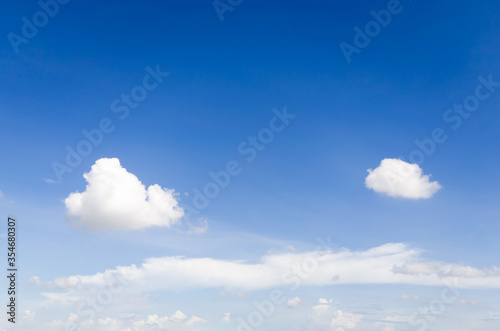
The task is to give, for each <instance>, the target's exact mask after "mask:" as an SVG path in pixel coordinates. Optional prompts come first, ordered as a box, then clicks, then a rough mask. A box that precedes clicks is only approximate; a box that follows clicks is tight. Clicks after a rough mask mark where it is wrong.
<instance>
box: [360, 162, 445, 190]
mask: <svg viewBox="0 0 500 331" xmlns="http://www.w3.org/2000/svg"><path fill="white" fill-rule="evenodd" d="M429 178H430V177H429V175H424V174H423V170H422V169H421V168H420V167H419V166H418V164H410V163H407V162H405V161H402V160H399V159H383V160H382V162H380V165H379V166H378V167H377V168H375V169H374V170H372V169H368V176H367V177H366V179H365V185H366V187H367V188H369V189H371V190H374V191H375V192H378V193H382V194H385V195H388V196H390V197H398V198H406V199H428V198H430V197H432V196H433V195H434V194H435V193H436V192H437V191H438V190H439V189H440V188H441V185H439V183H438V182H431V181H430V180H429Z"/></svg>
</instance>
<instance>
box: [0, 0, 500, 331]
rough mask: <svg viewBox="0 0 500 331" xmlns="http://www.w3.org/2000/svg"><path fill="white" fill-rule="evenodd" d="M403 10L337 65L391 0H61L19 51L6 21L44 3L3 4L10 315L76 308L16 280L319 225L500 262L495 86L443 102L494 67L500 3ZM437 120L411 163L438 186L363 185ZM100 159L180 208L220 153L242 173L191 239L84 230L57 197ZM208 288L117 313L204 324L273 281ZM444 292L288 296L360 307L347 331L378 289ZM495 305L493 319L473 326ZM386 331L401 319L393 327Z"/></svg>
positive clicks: (255, 252)
mask: <svg viewBox="0 0 500 331" xmlns="http://www.w3.org/2000/svg"><path fill="white" fill-rule="evenodd" d="M401 5H402V6H403V11H402V12H401V13H400V14H398V15H394V16H393V17H392V21H391V23H390V24H389V25H388V26H387V27H385V28H382V30H381V32H380V34H379V35H377V36H376V37H374V38H373V40H372V41H371V43H370V44H369V45H368V46H367V47H366V48H365V49H363V50H362V51H361V53H360V54H354V55H353V56H352V62H351V63H349V64H348V63H347V62H346V60H345V58H344V56H343V54H342V52H341V50H340V48H339V44H340V43H341V42H348V43H351V44H352V43H353V37H354V34H355V32H354V30H353V28H354V27H355V26H359V27H364V25H365V24H366V23H367V22H369V21H370V20H372V17H371V16H370V11H371V10H377V11H378V10H381V9H385V8H387V1H357V2H352V1H345V0H339V1H335V2H328V3H327V2H325V1H314V0H313V1H308V2H286V3H285V2H283V3H273V2H269V1H243V2H242V3H241V4H240V5H238V6H236V7H235V8H234V10H233V11H232V12H226V13H225V14H224V21H220V20H219V17H218V16H217V13H216V11H215V9H214V6H213V4H212V3H211V1H195V2H187V1H142V2H137V1H106V2H104V3H102V2H100V3H97V2H96V3H88V2H80V1H75V0H73V1H71V2H69V3H68V4H65V5H61V7H60V10H59V13H58V14H57V15H56V16H55V17H54V18H51V19H50V21H49V23H48V24H47V25H46V26H44V27H42V28H40V31H39V32H38V34H37V35H36V36H35V37H34V38H32V39H31V40H30V41H29V42H28V43H27V44H23V45H20V46H19V52H18V53H17V54H16V52H14V50H13V48H12V46H11V44H10V42H9V40H8V38H7V34H8V33H9V32H14V33H16V34H20V33H21V27H22V24H23V22H22V20H21V18H22V17H23V16H26V17H31V16H32V15H33V14H34V13H35V12H37V11H39V10H40V7H39V6H38V5H37V4H36V3H35V2H31V3H28V2H26V1H21V2H14V3H10V4H9V6H8V7H6V8H4V10H3V11H2V12H1V13H0V20H1V22H2V31H3V35H4V36H5V37H4V38H2V39H1V53H0V70H1V73H2V79H1V80H0V140H1V141H2V142H3V143H2V151H1V155H2V160H3V162H0V176H1V179H0V191H1V192H2V194H3V196H2V198H1V199H0V208H1V210H2V214H3V215H4V216H6V215H15V216H16V217H17V218H18V219H19V224H20V225H19V236H20V239H19V250H20V262H19V263H20V265H21V266H22V269H21V270H22V271H21V273H20V282H21V284H22V285H21V286H22V287H21V294H20V296H21V298H24V299H25V301H24V303H23V301H21V309H22V310H23V311H24V310H25V309H27V310H30V311H35V313H36V315H35V318H39V319H40V321H38V322H37V323H48V322H50V321H51V320H66V319H67V318H68V314H69V313H70V312H71V309H69V311H68V312H66V310H64V314H63V313H62V312H61V313H60V314H59V313H58V311H57V309H55V308H54V307H52V308H50V309H49V308H46V309H47V313H44V312H43V311H42V308H40V307H41V306H43V305H41V304H40V302H41V301H43V300H44V299H43V297H42V296H41V294H40V292H43V291H45V290H43V289H40V288H38V287H36V286H33V285H31V286H28V285H27V282H28V279H30V278H31V277H32V276H38V277H40V279H42V280H49V281H50V280H53V279H55V278H58V277H65V276H70V275H76V274H80V275H90V274H96V273H98V272H103V271H104V270H106V269H113V268H115V267H116V266H117V265H131V264H136V265H140V264H141V263H142V262H143V261H144V260H145V259H147V258H150V257H163V256H178V255H182V256H186V257H188V258H195V257H210V258H213V259H223V260H226V259H227V260H245V261H250V262H255V261H259V259H260V258H261V257H262V256H263V255H265V254H266V252H268V250H270V249H277V250H283V249H284V247H286V246H288V245H293V247H294V248H295V249H296V250H297V251H300V252H304V251H310V250H313V249H314V247H315V246H316V238H317V237H326V236H328V235H329V236H331V238H332V241H333V242H335V243H337V244H338V246H339V247H345V248H346V249H349V250H351V251H363V250H367V249H370V248H372V247H377V246H381V245H384V244H386V243H405V244H407V245H409V247H415V248H419V249H422V250H424V251H425V253H423V256H425V258H426V259H428V260H432V261H444V262H446V263H453V264H460V265H466V266H473V267H475V268H478V269H482V268H490V267H492V266H498V265H499V264H500V263H499V259H498V252H499V251H500V241H499V240H498V234H499V231H500V227H499V224H500V223H499V222H498V219H499V216H500V211H499V209H498V201H499V198H500V194H499V191H498V187H499V184H500V175H499V172H498V167H499V163H500V157H499V156H498V153H497V151H498V148H499V146H500V145H499V142H500V139H499V138H500V137H499V132H500V130H499V129H500V115H499V113H498V105H499V103H500V90H498V91H497V92H494V93H492V95H491V97H489V98H488V99H487V100H485V101H482V102H481V104H480V107H479V109H478V110H477V111H475V112H474V113H472V114H471V116H470V117H469V118H467V119H466V120H464V121H463V124H462V126H461V127H460V128H459V129H458V130H452V129H451V126H450V124H449V123H446V122H444V121H443V114H444V113H445V111H446V110H447V109H449V108H450V107H452V106H453V104H455V103H459V102H462V101H463V100H464V98H465V97H467V96H469V95H472V94H473V93H474V90H475V88H476V86H477V85H478V80H477V77H478V76H483V77H488V76H489V75H492V77H493V79H494V80H495V81H500V71H499V69H498V57H499V55H500V35H499V32H498V31H499V28H500V19H499V17H498V13H500V3H499V2H497V1H493V0H484V1H476V2H470V1H465V0H458V1H453V2H450V1H439V0H438V1H432V2H429V1H427V2H425V1H420V0H418V1H417V0H414V1H411V2H410V1H406V0H404V1H402V2H401ZM157 65H159V67H160V68H161V69H162V70H163V71H168V72H169V73H170V75H169V77H167V78H165V79H164V82H163V83H162V84H160V86H158V88H156V89H154V90H153V91H150V92H149V93H148V97H147V98H146V99H145V100H144V101H143V102H141V103H140V105H139V106H138V107H137V108H136V109H134V110H132V111H131V113H130V116H129V117H128V118H126V119H124V120H120V119H119V118H118V114H116V113H113V112H112V111H111V109H110V105H111V103H112V102H113V100H115V99H116V98H119V97H120V95H121V94H122V93H129V92H130V90H131V89H132V88H133V87H134V86H136V85H138V84H140V83H141V82H142V79H143V77H144V75H145V74H146V70H145V68H146V67H147V66H151V67H153V68H154V67H156V66H157ZM285 106H286V108H287V109H288V111H289V112H290V113H292V114H296V115H297V117H296V118H295V119H294V120H293V121H291V123H290V125H289V126H287V127H286V129H285V130H284V131H283V132H281V133H279V134H277V135H276V137H275V139H274V140H273V141H272V142H271V143H270V144H269V145H267V146H266V148H265V149H264V150H263V151H261V152H259V153H258V155H257V157H256V158H255V160H254V161H253V162H250V163H247V162H245V161H244V156H241V155H240V154H238V151H237V146H238V145H239V144H240V143H241V142H242V141H245V140H246V139H247V137H248V136H249V135H255V134H257V132H259V130H260V129H262V128H264V127H266V126H267V125H268V123H269V120H270V119H271V118H272V117H273V116H274V115H273V112H272V109H274V108H277V109H283V107H285ZM102 118H110V119H112V121H113V124H115V126H116V129H115V131H114V132H113V133H111V134H108V135H105V136H104V140H103V142H102V144H100V145H99V146H97V147H95V148H94V150H93V152H92V153H91V154H90V155H89V156H86V157H84V158H83V161H82V163H81V164H80V165H79V166H77V167H76V168H75V169H74V171H73V172H72V173H69V174H65V175H64V178H63V181H62V182H61V183H47V182H46V180H45V179H48V178H49V179H55V177H56V176H55V175H54V173H53V170H52V166H51V164H52V163H53V162H55V161H57V162H63V161H64V158H65V155H66V151H65V147H66V146H71V147H73V148H74V147H75V146H76V144H77V143H78V142H79V141H80V140H82V139H83V138H84V137H83V135H82V133H81V131H82V130H83V129H86V130H90V129H94V128H97V127H98V125H99V121H100V120H101V119H102ZM435 128H442V129H443V130H445V132H446V133H447V134H448V136H449V137H448V140H447V141H446V142H445V143H443V144H440V145H439V146H437V149H436V152H435V153H433V154H432V155H430V156H428V157H427V158H426V159H425V162H424V163H423V164H422V166H421V167H422V169H423V171H424V173H425V174H432V177H431V178H432V180H436V181H438V182H439V183H440V184H441V185H442V189H441V190H439V191H438V192H437V193H436V194H435V195H434V196H433V197H432V198H431V199H424V200H406V199H401V198H391V197H387V196H384V195H381V194H378V193H376V192H373V191H372V190H368V189H367V188H366V187H365V184H364V179H365V177H366V175H367V169H374V168H376V167H377V166H378V165H379V164H380V161H381V160H382V159H385V158H400V157H403V158H405V159H406V160H407V159H408V155H409V154H410V152H412V151H413V150H415V148H416V146H415V143H414V140H415V139H419V140H422V139H425V138H428V137H430V135H431V132H432V131H433V130H434V129H435ZM101 158H118V159H119V160H120V162H121V165H122V166H123V167H124V168H126V169H127V171H129V172H130V173H132V174H134V175H136V176H137V177H138V178H139V180H141V181H142V183H144V184H145V185H146V186H149V185H152V184H159V185H160V186H162V187H167V188H174V189H175V190H176V192H179V193H180V195H179V199H180V205H181V206H185V205H186V204H191V198H192V194H193V188H202V187H203V186H204V185H205V184H206V183H207V182H208V181H209V180H210V177H209V175H208V174H209V172H210V171H219V170H222V169H224V167H225V165H226V163H227V162H228V161H229V160H233V159H235V160H238V161H240V163H241V164H242V166H243V171H242V173H241V174H240V175H238V176H236V177H234V178H232V180H231V183H230V185H229V186H228V187H227V188H225V189H223V190H222V191H221V193H220V195H219V196H217V197H216V198H215V199H213V200H212V201H211V202H210V205H209V206H208V207H207V208H206V209H204V210H202V212H201V215H200V217H202V218H203V219H207V220H208V225H209V228H208V231H207V232H206V233H204V234H202V235H198V236H196V235H195V236H192V235H187V234H185V233H183V231H184V232H185V231H186V226H187V223H188V222H195V223H196V221H197V220H196V219H195V220H187V219H183V220H181V222H180V224H178V225H174V226H172V227H170V228H149V229H146V230H143V231H132V232H130V231H119V232H113V231H104V232H101V233H93V232H88V231H84V230H82V229H80V228H77V227H73V226H72V225H71V224H69V223H68V222H67V220H66V216H65V214H66V208H65V205H64V202H63V200H64V199H65V198H66V197H67V196H68V195H69V194H70V193H71V192H76V191H79V192H82V191H84V190H85V184H86V183H85V181H84V179H83V177H82V175H83V173H84V172H88V171H89V170H90V168H91V166H92V165H93V164H94V163H95V162H96V160H98V159H101ZM185 192H187V193H189V196H187V195H185V194H184V193H185ZM220 291H221V289H201V290H198V291H195V290H186V291H185V292H182V291H180V292H179V291H174V293H170V292H168V291H166V292H165V291H157V292H154V295H153V296H154V298H153V299H151V298H149V300H150V301H149V302H148V304H147V305H140V307H141V308H140V309H139V308H137V311H134V310H133V309H132V310H131V311H129V313H136V314H138V315H141V316H147V315H148V314H149V315H150V314H158V315H171V314H172V313H174V312H175V311H176V310H181V311H182V312H184V313H185V314H186V315H188V316H191V315H196V316H202V318H204V319H206V320H209V321H211V322H210V323H215V322H213V321H218V319H220V318H221V316H222V314H223V313H228V312H231V313H232V314H234V315H241V316H244V315H245V312H247V311H250V310H251V307H252V303H251V302H252V300H253V299H258V298H264V297H266V295H267V293H268V291H266V290H264V291H262V292H260V291H255V292H252V293H251V295H250V296H249V297H247V298H232V297H231V298H229V299H228V298H226V297H224V296H220V295H218V293H219V292H220ZM439 291H440V288H438V287H432V286H431V287H426V286H417V285H407V287H405V286H403V285H392V286H391V285H338V286H337V285H335V286H323V287H314V286H312V287H304V288H302V289H301V292H300V295H299V296H300V297H301V298H302V300H303V301H304V303H307V304H309V306H311V305H313V303H314V302H316V301H317V300H318V298H320V297H325V298H326V297H328V298H333V300H334V301H336V300H338V301H339V303H338V307H340V308H339V309H342V310H343V311H354V312H356V311H364V313H363V316H364V318H363V321H362V322H361V324H360V325H358V326H357V328H356V330H365V329H366V330H375V329H376V327H378V325H377V326H374V324H370V318H369V313H368V312H367V309H368V308H366V309H365V308H363V307H365V306H370V305H372V304H374V303H377V304H379V303H382V305H385V306H384V308H383V309H386V311H388V313H387V314H388V315H390V314H395V313H394V311H395V310H397V309H399V308H402V306H401V304H398V303H397V302H398V300H400V297H401V296H402V295H404V294H414V295H418V296H419V297H421V298H423V297H426V296H427V297H430V298H433V297H435V296H438V295H439ZM492 291H495V292H496V294H495V295H496V297H498V289H494V290H493V289H489V290H478V291H476V290H474V291H473V292H471V293H470V294H469V297H470V299H471V300H472V299H473V300H474V301H476V302H478V304H477V305H475V306H476V307H472V306H474V305H472V306H471V307H469V308H468V310H467V309H466V310H464V311H463V312H461V311H460V309H463V308H456V309H452V311H453V313H455V314H459V312H460V314H459V315H460V316H465V317H463V318H464V319H466V323H470V324H467V325H470V326H469V327H468V328H467V327H466V328H465V329H463V330H476V329H477V330H479V329H481V330H496V329H498V328H499V327H500V324H499V323H500V320H498V314H499V313H500V306H499V305H498V301H497V302H496V303H494V301H495V300H494V295H493V294H492ZM469 297H467V298H469ZM429 301H430V300H429ZM212 302H213V303H212ZM424 304H425V303H424ZM478 305H483V306H484V307H483V306H481V307H479V308H478V307H477V306H478ZM304 306H307V305H306V304H304V305H303V306H302V308H301V309H304V310H305V309H306V308H307V307H304ZM159 307H161V308H159ZM166 307H167V308H168V309H166ZM352 307H354V308H352ZM360 307H361V308H360ZM418 307H419V306H418V305H416V306H411V305H410V306H409V307H406V308H407V309H406V311H405V312H402V311H399V312H398V314H405V313H407V314H411V313H413V312H414V311H415V309H416V308H418ZM232 308H234V312H232V311H230V310H231V309H232ZM466 308H467V307H466ZM44 309H45V308H44ZM51 309H52V310H51ZM381 309H382V308H381ZM481 309H482V310H481ZM122 312H123V311H122ZM105 313H106V312H105ZM105 313H103V314H104V315H102V316H101V318H104V317H106V316H107V315H105ZM112 313H114V312H113V311H110V312H109V314H108V315H110V316H111V315H112ZM467 313H469V314H468V315H467ZM287 314H290V311H289V310H284V312H283V313H280V314H277V315H273V319H274V321H273V322H272V323H271V322H270V324H269V325H268V326H267V329H269V330H278V329H279V328H280V327H284V326H285V327H286V325H287V323H289V322H290V321H291V317H286V316H287ZM488 314H490V315H488ZM491 314H497V317H496V318H497V320H492V321H488V322H485V321H483V319H486V318H487V316H492V315H491ZM301 316H306V312H305V311H304V312H303V314H302V313H301V314H299V313H298V314H297V315H296V317H295V318H297V319H298V321H297V323H298V324H296V325H302V324H301V323H306V322H305V319H301ZM25 322H26V323H28V322H29V321H25ZM2 323H3V322H2ZM273 323H274V324H273ZM373 323H375V322H373ZM438 323H443V324H442V325H441V326H439V325H440V324H435V325H434V326H433V327H435V328H436V330H437V329H439V330H445V329H446V328H445V327H449V328H450V329H453V324H446V323H452V322H451V321H443V320H441V322H438ZM0 325H2V326H3V325H5V324H0ZM40 325H41V324H40ZM211 325H212V326H211V328H212V329H213V330H219V329H220V330H222V326H218V327H217V326H213V325H215V324H211ZM19 327H20V328H18V329H19V330H22V326H19ZM225 327H228V330H229V329H230V326H225ZM399 327H400V328H399ZM461 327H464V326H463V325H462V326H461ZM304 328H305V326H304ZM49 329H50V328H49ZM233 329H235V327H234V326H233ZM267 329H266V327H264V328H263V330H267ZM16 330H17V329H16ZM317 330H319V329H317ZM396 330H413V329H412V328H410V326H408V324H407V323H406V324H405V323H402V324H401V325H399V324H398V325H396ZM429 330H433V328H432V327H430V328H429ZM454 330H457V329H454Z"/></svg>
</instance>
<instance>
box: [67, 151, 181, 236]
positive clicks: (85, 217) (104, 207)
mask: <svg viewBox="0 0 500 331" xmlns="http://www.w3.org/2000/svg"><path fill="white" fill-rule="evenodd" d="M83 177H84V178H85V180H86V181H87V186H86V188H85V191H84V192H82V193H79V192H74V193H71V194H70V195H69V196H68V197H67V198H66V199H65V200H64V203H65V205H66V210H67V217H68V219H69V220H70V222H71V223H72V224H74V225H76V226H82V227H84V228H86V229H88V230H91V231H96V232H97V231H101V230H139V229H144V228H147V227H151V226H158V227H170V226H171V225H173V224H175V223H177V222H178V221H179V220H180V219H181V218H182V216H183V215H184V211H183V209H182V208H181V207H179V205H178V200H177V194H176V193H175V191H174V190H173V189H166V188H162V187H161V186H160V185H158V184H154V185H150V186H149V187H148V188H147V189H146V186H145V185H144V184H142V183H141V181H140V180H139V179H138V178H137V177H136V176H135V175H134V174H132V173H130V172H128V171H127V169H125V168H123V167H122V166H121V164H120V161H119V160H118V159H117V158H102V159H99V160H97V161H96V162H95V164H94V165H93V166H92V168H91V170H90V172H88V173H85V174H84V175H83Z"/></svg>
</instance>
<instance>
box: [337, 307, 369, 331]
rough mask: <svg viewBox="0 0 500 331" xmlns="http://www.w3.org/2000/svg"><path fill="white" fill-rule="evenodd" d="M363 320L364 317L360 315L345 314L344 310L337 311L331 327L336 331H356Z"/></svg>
mask: <svg viewBox="0 0 500 331" xmlns="http://www.w3.org/2000/svg"><path fill="white" fill-rule="evenodd" d="M362 318H363V315H360V314H353V313H345V312H343V311H342V310H336V311H335V312H334V314H333V318H332V321H331V322H330V325H331V326H332V327H333V328H334V330H335V331H344V330H346V329H354V328H355V327H356V325H358V322H359V321H361V319H362Z"/></svg>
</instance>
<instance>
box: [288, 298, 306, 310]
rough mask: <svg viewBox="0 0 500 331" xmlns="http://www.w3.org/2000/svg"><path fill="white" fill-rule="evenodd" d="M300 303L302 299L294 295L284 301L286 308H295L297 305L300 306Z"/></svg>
mask: <svg viewBox="0 0 500 331" xmlns="http://www.w3.org/2000/svg"><path fill="white" fill-rule="evenodd" d="M301 303H302V300H300V298H299V297H295V298H292V299H289V300H288V301H287V302H286V306H287V307H288V308H297V307H298V306H300V304H301Z"/></svg>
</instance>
